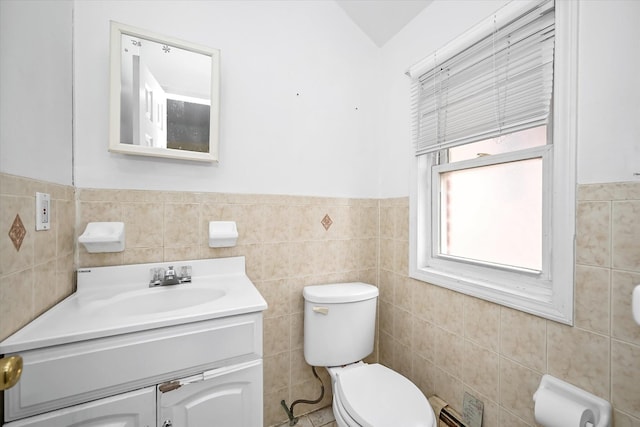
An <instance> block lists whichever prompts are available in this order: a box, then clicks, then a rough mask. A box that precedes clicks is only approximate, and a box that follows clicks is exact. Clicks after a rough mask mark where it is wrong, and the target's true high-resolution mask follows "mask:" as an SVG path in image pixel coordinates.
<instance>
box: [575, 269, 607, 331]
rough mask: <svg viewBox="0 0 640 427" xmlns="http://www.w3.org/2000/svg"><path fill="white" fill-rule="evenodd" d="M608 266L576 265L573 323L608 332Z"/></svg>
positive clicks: (591, 329) (592, 329)
mask: <svg viewBox="0 0 640 427" xmlns="http://www.w3.org/2000/svg"><path fill="white" fill-rule="evenodd" d="M609 275H610V270H609V269H608V268H601V267H590V266H585V265H576V275H575V295H574V301H575V309H574V310H575V324H576V326H578V327H580V328H584V329H588V330H590V331H594V332H600V333H603V334H608V333H609V318H610V310H609V306H610V304H609V295H610V294H611V286H610V281H611V280H610V277H609Z"/></svg>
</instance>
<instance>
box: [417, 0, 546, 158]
mask: <svg viewBox="0 0 640 427" xmlns="http://www.w3.org/2000/svg"><path fill="white" fill-rule="evenodd" d="M505 9H506V10H504V11H503V10H500V11H498V12H497V13H496V14H495V15H493V16H491V17H490V18H489V19H487V20H486V21H484V22H482V23H481V24H479V26H478V27H477V28H474V29H472V30H471V31H470V32H469V33H468V34H467V35H466V37H463V38H462V39H463V40H462V41H457V42H456V41H454V43H453V45H451V44H450V45H447V46H445V47H444V48H443V49H440V50H438V51H436V52H435V53H434V54H433V55H431V56H430V57H428V58H425V59H424V60H422V61H420V63H418V64H416V65H415V66H414V67H412V68H411V69H410V70H409V72H408V74H409V75H410V76H411V77H413V79H414V81H413V84H412V94H411V95H412V111H413V116H414V117H413V121H414V122H413V132H414V142H415V150H416V155H421V154H425V153H430V152H434V151H439V150H442V149H446V148H451V147H455V146H459V145H463V144H467V143H471V142H475V141H481V140H484V139H488V138H494V137H497V136H499V135H503V134H507V133H512V132H516V131H519V130H524V129H528V128H532V127H535V126H539V125H543V124H546V123H547V122H548V120H549V114H550V109H551V98H552V93H553V56H554V32H555V30H554V21H555V20H554V2H553V0H536V1H529V2H524V3H523V2H519V1H513V2H512V3H510V4H509V5H507V6H505ZM470 37H473V39H471V40H470V39H469V38H470ZM456 45H457V46H456Z"/></svg>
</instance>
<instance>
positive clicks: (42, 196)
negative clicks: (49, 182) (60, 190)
mask: <svg viewBox="0 0 640 427" xmlns="http://www.w3.org/2000/svg"><path fill="white" fill-rule="evenodd" d="M50 228H51V196H50V195H49V194H48V193H36V230H37V231H41V230H49V229H50Z"/></svg>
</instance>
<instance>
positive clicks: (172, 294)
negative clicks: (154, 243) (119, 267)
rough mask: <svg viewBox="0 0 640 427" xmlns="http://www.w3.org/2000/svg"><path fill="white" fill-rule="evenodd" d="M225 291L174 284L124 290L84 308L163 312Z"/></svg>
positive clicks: (120, 312) (205, 300) (117, 312)
mask: <svg viewBox="0 0 640 427" xmlns="http://www.w3.org/2000/svg"><path fill="white" fill-rule="evenodd" d="M225 295H226V292H225V291H224V290H222V289H215V288H213V289H208V288H203V287H197V288H194V287H189V285H188V284H185V285H174V286H164V287H159V288H148V289H140V290H136V291H130V292H124V293H122V294H119V295H116V296H114V297H111V298H106V299H101V300H97V301H94V302H91V303H88V304H87V307H86V308H87V309H88V310H90V311H93V312H95V313H104V312H108V313H109V314H111V315H127V316H131V315H144V314H153V313H166V312H172V311H177V310H182V309H185V308H191V307H196V306H198V305H201V304H207V303H210V302H212V301H215V300H217V299H220V298H222V297H224V296H225Z"/></svg>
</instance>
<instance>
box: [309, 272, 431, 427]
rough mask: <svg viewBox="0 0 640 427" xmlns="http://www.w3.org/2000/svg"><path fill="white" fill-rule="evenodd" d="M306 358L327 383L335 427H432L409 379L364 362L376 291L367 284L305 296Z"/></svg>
mask: <svg viewBox="0 0 640 427" xmlns="http://www.w3.org/2000/svg"><path fill="white" fill-rule="evenodd" d="M303 296H304V300H305V308H304V356H305V360H306V361H307V363H308V364H310V365H312V366H324V367H326V368H327V371H328V372H329V375H330V377H331V386H332V390H333V403H332V408H333V413H334V416H335V418H336V423H337V424H338V426H339V427H359V426H362V427H435V425H436V421H435V415H434V413H433V409H432V408H431V405H430V404H429V401H428V400H427V398H426V397H425V396H424V394H422V392H421V391H420V389H419V388H418V387H416V385H415V384H413V383H412V382H411V381H410V380H409V379H407V378H406V377H404V376H402V375H400V374H399V373H397V372H395V371H393V370H391V369H389V368H387V367H385V366H383V365H380V364H377V363H374V364H367V363H364V362H362V359H363V358H364V357H366V356H368V355H369V354H371V353H372V352H373V341H374V335H375V317H376V303H377V298H378V288H376V287H375V286H372V285H369V284H365V283H340V284H330V285H316V286H307V287H305V288H304V290H303Z"/></svg>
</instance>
